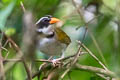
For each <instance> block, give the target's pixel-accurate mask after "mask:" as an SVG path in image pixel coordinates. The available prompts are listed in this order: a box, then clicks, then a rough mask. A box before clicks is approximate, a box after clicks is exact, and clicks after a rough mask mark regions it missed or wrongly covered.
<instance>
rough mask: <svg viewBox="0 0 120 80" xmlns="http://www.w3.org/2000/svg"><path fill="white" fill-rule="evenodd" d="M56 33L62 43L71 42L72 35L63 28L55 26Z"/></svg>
mask: <svg viewBox="0 0 120 80" xmlns="http://www.w3.org/2000/svg"><path fill="white" fill-rule="evenodd" d="M55 33H56V37H57V39H58V41H60V42H61V43H65V44H67V45H69V44H70V42H71V39H70V37H69V36H68V35H67V34H66V33H65V32H64V31H63V30H62V29H60V28H58V27H55Z"/></svg>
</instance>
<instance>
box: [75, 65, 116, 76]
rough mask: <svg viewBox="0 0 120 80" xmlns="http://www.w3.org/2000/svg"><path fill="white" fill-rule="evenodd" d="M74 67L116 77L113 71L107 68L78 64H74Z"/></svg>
mask: <svg viewBox="0 0 120 80" xmlns="http://www.w3.org/2000/svg"><path fill="white" fill-rule="evenodd" d="M75 68H76V69H77V70H85V71H88V72H93V73H99V74H103V75H105V76H108V77H111V78H116V74H115V73H114V72H112V71H109V70H104V69H102V68H97V67H92V66H86V65H80V64H76V67H75Z"/></svg>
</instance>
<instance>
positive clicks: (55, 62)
mask: <svg viewBox="0 0 120 80" xmlns="http://www.w3.org/2000/svg"><path fill="white" fill-rule="evenodd" d="M52 64H53V66H54V67H56V66H60V65H61V64H62V62H61V61H60V59H59V58H58V59H53V60H52Z"/></svg>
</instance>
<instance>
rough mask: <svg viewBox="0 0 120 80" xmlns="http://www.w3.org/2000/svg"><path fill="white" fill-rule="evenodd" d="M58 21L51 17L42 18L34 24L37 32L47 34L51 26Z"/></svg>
mask: <svg viewBox="0 0 120 80" xmlns="http://www.w3.org/2000/svg"><path fill="white" fill-rule="evenodd" d="M59 21H60V20H59V19H57V18H55V17H52V16H51V15H47V16H44V17H42V18H40V19H39V20H38V21H37V22H36V26H37V32H40V33H44V34H49V33H51V30H52V24H55V23H57V22H59Z"/></svg>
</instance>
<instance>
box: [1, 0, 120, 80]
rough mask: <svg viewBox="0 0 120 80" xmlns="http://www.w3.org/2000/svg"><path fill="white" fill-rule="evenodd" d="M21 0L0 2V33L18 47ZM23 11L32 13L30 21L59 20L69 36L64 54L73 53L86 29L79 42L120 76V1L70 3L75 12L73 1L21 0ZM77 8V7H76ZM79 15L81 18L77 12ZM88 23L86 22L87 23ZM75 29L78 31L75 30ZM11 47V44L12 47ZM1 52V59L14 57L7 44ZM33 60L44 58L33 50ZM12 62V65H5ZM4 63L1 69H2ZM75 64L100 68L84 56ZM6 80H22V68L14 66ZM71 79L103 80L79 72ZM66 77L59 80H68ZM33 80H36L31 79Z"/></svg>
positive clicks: (3, 0) (11, 48) (93, 74)
mask: <svg viewBox="0 0 120 80" xmlns="http://www.w3.org/2000/svg"><path fill="white" fill-rule="evenodd" d="M20 1H21V0H0V30H1V34H0V36H1V38H2V32H4V33H5V34H6V35H7V36H10V37H11V38H12V40H13V41H15V42H16V44H17V45H18V46H19V47H20V46H21V44H22V40H21V39H22V36H23V35H24V34H23V31H22V29H24V28H23V27H22V26H23V23H22V22H23V19H22V17H23V15H24V12H23V11H22V9H21V5H20ZM22 1H23V3H24V6H25V8H26V10H29V11H31V12H32V13H33V16H34V22H36V21H37V20H38V19H39V18H40V17H42V16H44V15H53V16H54V17H58V18H60V19H61V20H62V21H63V22H62V23H61V24H62V29H63V30H64V31H65V32H66V33H67V34H68V35H69V36H70V38H71V40H72V43H71V44H70V46H69V47H68V48H67V50H66V51H65V53H66V55H65V56H68V55H71V54H74V53H76V52H77V49H78V44H77V42H76V40H81V41H82V39H83V36H84V34H85V27H86V26H88V31H87V34H86V35H85V39H84V41H83V43H84V44H85V45H86V46H87V48H88V49H90V51H91V52H93V53H94V55H96V56H97V58H98V59H99V60H100V61H102V62H103V63H104V64H105V66H106V67H107V68H108V69H109V70H110V71H112V72H115V74H116V75H120V69H119V67H120V26H119V24H120V22H119V20H120V19H119V11H120V10H119V9H120V6H119V4H120V0H74V1H75V3H76V5H77V7H78V9H77V8H76V7H75V6H74V4H73V2H72V1H73V0H22ZM79 6H80V7H79ZM78 10H80V11H81V12H82V16H83V19H84V20H83V19H82V18H81V16H80V14H79V11H78ZM89 21H90V22H89ZM77 28H78V29H77ZM6 41H7V39H6V37H3V41H1V43H2V46H4V44H6ZM12 46H13V45H12ZM4 47H5V49H2V56H3V57H4V58H5V57H6V55H7V53H8V52H9V53H8V56H7V59H12V58H14V57H13V56H15V55H16V54H17V52H16V50H15V49H14V47H11V43H8V44H7V45H5V46H4ZM36 56H37V57H36V58H38V59H39V58H46V57H45V56H44V55H42V54H40V52H39V51H36ZM6 63H12V62H6ZM6 63H5V64H4V66H6ZM78 63H79V64H83V65H88V66H95V67H99V68H102V66H101V65H100V64H99V63H98V62H97V61H96V60H94V59H93V58H92V57H91V56H89V55H88V54H84V55H82V56H80V58H79V60H78ZM40 64H41V63H39V62H36V63H35V65H34V67H35V69H33V72H35V71H37V70H38V68H39V65H40ZM6 75H7V76H6V80H24V79H25V78H26V76H27V74H26V72H25V68H24V65H23V64H21V63H19V62H18V63H16V64H14V66H13V67H12V68H11V69H10V70H9V71H8V72H7V73H6ZM70 76H71V80H104V79H103V78H101V77H99V76H98V75H96V74H95V73H91V72H88V71H82V70H73V71H70ZM68 79H69V77H68V75H66V76H65V77H64V79H63V80H68ZM34 80H38V79H37V78H34ZM40 80H42V79H40Z"/></svg>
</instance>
